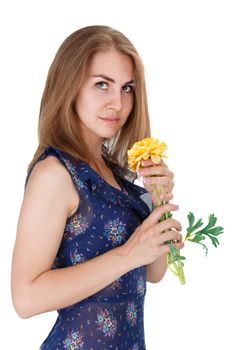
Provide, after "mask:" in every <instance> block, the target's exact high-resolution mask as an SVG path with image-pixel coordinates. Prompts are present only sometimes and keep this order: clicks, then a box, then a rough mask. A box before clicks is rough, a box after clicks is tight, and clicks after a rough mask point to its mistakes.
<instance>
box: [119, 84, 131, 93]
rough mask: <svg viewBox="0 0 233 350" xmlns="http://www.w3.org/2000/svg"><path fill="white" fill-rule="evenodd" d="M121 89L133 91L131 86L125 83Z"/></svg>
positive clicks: (127, 91)
mask: <svg viewBox="0 0 233 350" xmlns="http://www.w3.org/2000/svg"><path fill="white" fill-rule="evenodd" d="M122 90H123V91H124V92H126V93H129V92H132V91H133V87H132V86H131V85H125V86H123V87H122Z"/></svg>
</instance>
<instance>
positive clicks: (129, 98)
mask: <svg viewBox="0 0 233 350" xmlns="http://www.w3.org/2000/svg"><path fill="white" fill-rule="evenodd" d="M133 80H134V72H133V64H132V61H131V59H130V57H129V56H127V55H124V54H121V53H119V52H118V51H116V50H113V49H112V50H108V51H104V52H98V53H96V54H95V56H94V57H93V59H92V61H91V63H90V68H89V72H88V76H87V78H86V80H85V82H84V84H83V86H82V87H81V89H80V91H79V93H78V96H77V98H76V101H75V108H76V112H77V114H78V116H79V119H80V121H81V127H82V133H83V135H84V137H85V139H86V140H87V141H89V142H90V141H91V142H94V143H95V141H97V142H99V141H101V143H102V141H103V139H104V138H111V137H113V136H114V135H115V134H116V133H117V132H118V130H119V129H121V128H122V126H123V125H124V124H125V122H126V120H127V118H128V116H129V114H130V112H131V110H132V107H133V102H134V92H133V85H134V81H133Z"/></svg>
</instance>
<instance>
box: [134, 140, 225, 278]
mask: <svg viewBox="0 0 233 350" xmlns="http://www.w3.org/2000/svg"><path fill="white" fill-rule="evenodd" d="M166 149H167V146H166V144H165V143H164V142H161V143H160V142H159V140H158V139H155V138H145V139H142V140H141V141H138V142H136V143H135V144H134V145H133V146H132V148H131V149H130V150H128V151H127V155H128V164H129V167H130V168H131V169H132V170H133V171H137V170H139V169H140V168H141V165H142V161H143V160H147V159H150V160H151V161H152V162H153V163H154V164H159V163H160V162H161V160H162V158H167V156H166V155H165V154H164V152H165V150H166ZM154 191H155V195H156V199H157V200H156V202H157V203H158V205H161V204H165V203H166V202H164V201H162V200H161V199H160V194H161V193H163V191H164V188H163V185H161V186H160V188H158V186H157V185H154ZM155 207H156V205H155V204H153V208H152V209H154V208H155ZM171 216H172V214H171V213H165V214H164V215H163V216H162V217H161V218H160V220H159V221H160V222H161V221H163V220H165V219H167V218H169V217H171ZM187 218H188V227H187V230H186V235H185V238H184V241H183V242H185V241H189V242H193V243H198V244H200V245H202V247H203V248H204V249H205V255H207V253H208V248H207V246H206V245H205V244H204V243H203V241H204V240H205V239H206V238H207V237H208V238H209V239H210V240H211V242H212V244H213V245H214V246H215V247H216V248H217V246H218V245H219V241H218V238H217V236H218V235H220V234H221V233H223V227H221V226H215V225H216V222H217V218H216V217H215V215H214V214H210V215H209V221H208V224H207V225H206V226H204V227H202V226H203V221H202V219H199V220H196V219H195V216H194V214H193V213H192V212H189V214H188V215H187ZM165 243H166V244H168V245H169V248H170V251H169V253H168V254H167V265H168V267H169V269H170V270H171V271H172V272H173V274H174V275H176V276H177V277H178V278H179V280H180V283H181V284H185V283H186V280H185V274H184V263H183V261H184V260H185V257H184V256H182V255H180V251H179V250H178V249H177V248H176V247H175V246H174V245H173V243H176V241H167V242H165Z"/></svg>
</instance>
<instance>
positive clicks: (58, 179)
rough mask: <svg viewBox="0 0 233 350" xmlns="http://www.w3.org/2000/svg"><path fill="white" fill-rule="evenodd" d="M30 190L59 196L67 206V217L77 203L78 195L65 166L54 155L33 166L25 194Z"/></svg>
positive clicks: (73, 210)
mask: <svg viewBox="0 0 233 350" xmlns="http://www.w3.org/2000/svg"><path fill="white" fill-rule="evenodd" d="M32 191H33V192H40V193H43V192H46V193H47V194H48V195H49V194H53V193H54V194H56V197H57V196H59V197H60V198H61V200H62V201H63V203H64V205H66V207H67V217H70V216H71V215H72V214H73V212H75V210H76V209H77V207H78V205H79V195H78V192H77V189H76V188H75V186H74V183H73V181H72V179H71V176H70V174H69V172H68V170H67V168H66V167H65V165H63V164H62V163H61V162H60V161H59V160H58V159H57V158H56V157H54V156H48V157H47V158H45V159H43V160H41V161H39V162H38V163H37V164H36V165H35V166H34V168H33V170H32V172H31V174H30V177H29V180H28V184H27V188H26V191H25V194H26V192H29V193H30V192H32Z"/></svg>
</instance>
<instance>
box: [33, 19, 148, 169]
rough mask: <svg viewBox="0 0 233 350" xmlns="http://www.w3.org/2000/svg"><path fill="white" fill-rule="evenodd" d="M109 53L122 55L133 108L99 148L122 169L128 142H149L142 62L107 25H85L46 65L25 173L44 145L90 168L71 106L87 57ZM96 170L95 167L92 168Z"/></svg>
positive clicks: (85, 66)
mask: <svg viewBox="0 0 233 350" xmlns="http://www.w3.org/2000/svg"><path fill="white" fill-rule="evenodd" d="M111 48H114V49H116V50H117V51H119V52H120V53H123V54H126V55H128V56H129V57H130V58H131V60H132V63H133V67H134V74H135V91H134V105H133V108H132V111H131V113H130V115H129V117H128V119H127V121H126V123H125V124H124V126H123V127H122V128H121V129H120V130H119V131H118V133H117V134H116V135H115V136H114V137H113V138H112V139H105V140H104V144H103V147H104V149H105V152H106V151H107V156H108V158H109V159H110V160H112V161H113V162H115V163H117V164H118V165H120V166H122V167H124V168H128V166H127V149H129V148H130V147H131V146H132V145H133V143H134V142H136V141H138V140H140V139H142V138H144V137H150V121H149V115H148V106H147V95H146V87H145V78H144V67H143V64H142V61H141V59H140V57H139V55H138V53H137V51H136V49H135V47H134V46H133V44H132V43H131V42H130V41H129V39H128V38H127V37H125V36H124V35H123V34H122V33H121V32H119V31H117V30H116V29H113V28H111V27H108V26H101V25H95V26H88V27H84V28H81V29H79V30H77V31H75V32H74V33H72V34H71V35H69V36H68V37H67V38H66V39H65V40H64V42H63V43H62V44H61V46H60V48H59V49H58V51H57V54H56V55H55V58H54V60H53V62H52V64H51V66H50V69H49V72H48V76H47V80H46V84H45V88H44V92H43V96H42V99H41V105H40V114H39V125H38V141H39V144H38V148H37V150H36V152H35V154H34V156H33V159H32V160H31V162H30V163H29V166H28V171H29V170H30V169H31V167H32V166H33V164H34V163H35V162H36V161H37V160H38V158H39V156H40V155H41V154H42V153H43V151H44V148H45V147H47V146H48V145H51V146H52V147H55V148H58V149H60V150H62V151H64V152H67V153H69V154H70V155H71V156H72V157H74V158H75V159H76V160H77V159H80V160H82V161H85V162H87V163H90V162H92V163H94V164H95V161H94V159H93V157H92V154H91V153H90V152H89V150H88V147H87V145H86V144H85V142H84V139H83V137H82V134H81V132H80V130H81V128H80V120H79V118H78V116H77V114H76V112H75V108H74V102H75V100H76V97H77V94H78V93H79V90H80V88H81V86H82V84H83V83H84V80H85V78H86V76H87V72H88V65H89V63H90V60H91V58H92V57H93V55H95V54H96V53H97V52H99V51H106V50H109V49H111ZM95 165H96V167H97V168H98V164H95Z"/></svg>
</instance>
